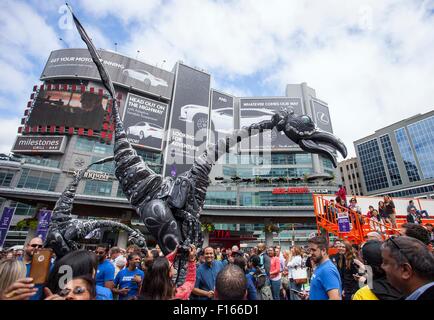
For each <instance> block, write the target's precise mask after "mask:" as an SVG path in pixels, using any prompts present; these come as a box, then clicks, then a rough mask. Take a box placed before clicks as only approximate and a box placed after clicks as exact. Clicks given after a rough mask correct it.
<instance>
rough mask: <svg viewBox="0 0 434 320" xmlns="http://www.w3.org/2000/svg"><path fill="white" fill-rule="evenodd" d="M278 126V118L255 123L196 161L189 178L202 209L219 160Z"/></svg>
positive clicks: (206, 151)
mask: <svg viewBox="0 0 434 320" xmlns="http://www.w3.org/2000/svg"><path fill="white" fill-rule="evenodd" d="M276 125H277V118H276V117H273V118H272V119H271V120H265V121H261V122H260V123H254V124H252V125H250V126H248V127H243V128H242V129H239V130H234V132H233V133H232V134H230V135H228V136H227V137H226V138H224V139H220V140H219V141H218V142H217V144H215V145H209V146H208V148H207V149H206V150H205V151H204V152H203V153H202V154H201V155H200V156H199V157H198V158H196V159H195V161H194V163H193V166H192V167H191V169H190V170H189V171H188V174H187V176H188V177H190V178H192V179H191V180H192V181H195V194H196V195H195V198H196V201H197V203H198V204H199V206H200V207H202V206H203V204H204V202H205V198H206V191H207V188H208V186H209V174H210V172H211V169H212V166H213V165H214V164H215V163H216V162H217V161H218V159H219V158H220V157H221V156H222V155H224V154H226V153H227V152H228V150H229V149H230V148H232V147H233V146H235V145H236V144H237V143H238V142H240V141H242V140H243V139H245V138H247V137H250V136H254V135H256V134H258V133H260V132H262V131H263V130H267V129H268V130H272V129H273V128H274V127H275V126H276Z"/></svg>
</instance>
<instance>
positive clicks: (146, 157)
mask: <svg viewBox="0 0 434 320" xmlns="http://www.w3.org/2000/svg"><path fill="white" fill-rule="evenodd" d="M134 150H136V152H137V154H138V155H139V156H141V157H142V159H143V161H145V162H148V163H152V164H158V165H161V160H162V157H161V153H158V152H151V151H146V150H144V149H139V148H134Z"/></svg>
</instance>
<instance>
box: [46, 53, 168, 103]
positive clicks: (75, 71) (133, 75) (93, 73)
mask: <svg viewBox="0 0 434 320" xmlns="http://www.w3.org/2000/svg"><path fill="white" fill-rule="evenodd" d="M98 53H99V54H100V56H101V59H102V60H103V63H104V65H105V67H106V69H107V71H108V73H109V74H110V78H111V79H112V81H113V83H114V84H117V85H120V86H124V87H127V88H130V89H135V90H138V91H142V92H147V93H150V94H153V95H155V96H158V97H160V96H161V97H164V98H165V99H170V97H171V95H172V86H173V79H174V75H173V73H172V72H169V71H166V70H163V69H160V68H157V67H155V66H152V65H149V64H146V63H144V62H141V61H138V60H135V59H131V58H128V57H125V56H122V55H120V54H118V53H116V52H110V51H104V50H98ZM53 78H54V79H55V78H74V79H75V78H84V79H92V80H101V78H100V75H99V72H98V69H97V68H96V66H95V64H94V63H93V61H92V58H91V56H90V54H89V51H88V50H87V49H62V50H56V51H53V52H51V54H50V57H49V58H48V61H47V64H46V65H45V68H44V71H43V72H42V75H41V80H47V79H53Z"/></svg>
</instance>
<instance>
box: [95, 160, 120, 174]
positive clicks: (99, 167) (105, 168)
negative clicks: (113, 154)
mask: <svg viewBox="0 0 434 320" xmlns="http://www.w3.org/2000/svg"><path fill="white" fill-rule="evenodd" d="M100 159H101V157H92V162H95V161H98V160H100ZM91 170H92V171H99V172H105V173H108V174H112V175H114V174H115V163H114V161H109V162H106V163H101V164H94V165H93V166H92V167H91Z"/></svg>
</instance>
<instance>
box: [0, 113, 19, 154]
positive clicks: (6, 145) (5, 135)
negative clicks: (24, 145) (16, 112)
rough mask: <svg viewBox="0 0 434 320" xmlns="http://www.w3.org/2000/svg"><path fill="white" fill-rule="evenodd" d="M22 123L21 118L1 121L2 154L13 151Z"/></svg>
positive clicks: (0, 150) (0, 151)
mask: <svg viewBox="0 0 434 320" xmlns="http://www.w3.org/2000/svg"><path fill="white" fill-rule="evenodd" d="M20 123H21V122H20V118H12V119H0V153H5V154H8V153H9V152H10V151H11V149H12V146H13V143H14V141H15V138H16V134H17V133H18V127H19V125H20Z"/></svg>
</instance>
